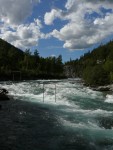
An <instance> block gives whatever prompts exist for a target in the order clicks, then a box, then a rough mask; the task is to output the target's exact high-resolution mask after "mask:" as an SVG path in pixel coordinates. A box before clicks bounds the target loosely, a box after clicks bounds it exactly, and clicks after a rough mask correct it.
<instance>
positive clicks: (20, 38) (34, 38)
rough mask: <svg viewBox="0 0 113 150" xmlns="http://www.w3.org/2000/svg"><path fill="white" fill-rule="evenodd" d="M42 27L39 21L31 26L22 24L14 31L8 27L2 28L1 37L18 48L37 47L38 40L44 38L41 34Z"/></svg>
mask: <svg viewBox="0 0 113 150" xmlns="http://www.w3.org/2000/svg"><path fill="white" fill-rule="evenodd" d="M41 27H42V26H41V23H40V21H39V20H38V19H36V20H34V22H32V23H30V24H21V25H19V26H17V27H16V28H14V29H13V28H10V29H9V28H8V27H7V26H6V27H4V28H3V27H2V30H1V34H0V37H1V38H2V39H5V40H6V41H8V42H9V43H11V44H13V45H15V46H16V47H19V48H22V49H23V48H28V47H31V46H36V45H37V44H38V40H39V39H40V38H43V34H42V33H41V32H40V29H41Z"/></svg>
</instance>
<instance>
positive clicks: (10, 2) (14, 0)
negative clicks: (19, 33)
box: [0, 0, 40, 25]
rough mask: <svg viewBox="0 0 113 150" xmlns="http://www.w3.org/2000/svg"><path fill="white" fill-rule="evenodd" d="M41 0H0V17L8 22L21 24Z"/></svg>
mask: <svg viewBox="0 0 113 150" xmlns="http://www.w3.org/2000/svg"><path fill="white" fill-rule="evenodd" d="M36 2H37V3H39V2H40V0H32V1H31V0H0V19H1V20H2V21H3V22H5V23H8V24H10V25H11V24H20V23H22V21H24V20H25V19H26V18H27V17H28V16H29V15H30V14H31V13H32V8H33V6H34V4H35V3H36Z"/></svg>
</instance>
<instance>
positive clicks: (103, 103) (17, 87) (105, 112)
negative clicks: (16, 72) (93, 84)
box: [0, 80, 113, 141]
mask: <svg viewBox="0 0 113 150" xmlns="http://www.w3.org/2000/svg"><path fill="white" fill-rule="evenodd" d="M43 83H44V95H43ZM55 84H56V102H55ZM0 87H3V88H6V89H7V90H8V91H9V95H10V96H13V98H14V100H17V99H19V100H21V101H28V102H29V101H30V102H33V103H37V104H39V105H42V106H44V107H48V108H50V109H51V110H52V111H53V113H55V114H56V115H57V120H58V122H59V123H60V124H61V125H62V126H64V128H68V129H70V130H74V132H76V131H77V132H78V130H80V132H81V133H82V134H84V135H86V136H87V137H88V138H89V139H90V138H93V141H98V140H105V139H110V140H111V139H113V124H112V125H110V129H109V128H108V129H106V127H105V124H104V123H103V124H102V123H101V122H100V120H102V119H103V120H104V121H103V120H102V122H105V120H106V118H110V119H111V118H113V95H110V94H108V95H107V94H105V93H102V92H98V91H93V90H91V89H90V88H88V87H85V86H83V85H82V83H80V82H78V80H72V81H68V80H63V81H57V80H55V81H54V80H53V81H46V80H45V81H43V80H40V81H27V82H26V81H25V82H20V83H12V82H4V83H1V84H0ZM43 96H44V103H43ZM108 123H109V122H108Z"/></svg>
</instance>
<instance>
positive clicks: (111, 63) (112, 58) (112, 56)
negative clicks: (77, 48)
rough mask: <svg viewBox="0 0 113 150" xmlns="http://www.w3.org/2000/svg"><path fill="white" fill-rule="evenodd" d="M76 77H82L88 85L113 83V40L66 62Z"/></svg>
mask: <svg viewBox="0 0 113 150" xmlns="http://www.w3.org/2000/svg"><path fill="white" fill-rule="evenodd" d="M65 66H67V68H69V69H70V70H71V71H70V72H72V74H73V75H74V76H75V77H82V78H83V79H84V81H85V83H86V84H87V85H94V86H96V85H106V84H110V83H113V42H112V41H111V42H109V43H108V44H106V45H101V46H99V47H98V48H96V49H94V50H93V51H92V52H88V53H86V54H84V56H81V58H80V59H79V60H78V59H76V60H74V61H69V62H67V63H66V64H65Z"/></svg>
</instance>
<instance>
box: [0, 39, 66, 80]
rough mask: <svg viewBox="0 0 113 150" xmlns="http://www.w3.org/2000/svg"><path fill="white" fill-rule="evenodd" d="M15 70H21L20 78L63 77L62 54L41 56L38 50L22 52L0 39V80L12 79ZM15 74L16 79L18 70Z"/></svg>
mask: <svg viewBox="0 0 113 150" xmlns="http://www.w3.org/2000/svg"><path fill="white" fill-rule="evenodd" d="M16 71H20V72H21V75H22V79H38V78H41V79H43V78H44V79H51V78H63V77H64V74H63V63H62V56H61V55H59V56H58V57H48V58H43V57H41V56H40V55H39V53H38V50H35V51H34V53H33V54H31V52H30V50H29V49H27V50H26V51H25V52H23V51H21V50H20V49H18V48H16V47H14V46H12V45H11V44H9V43H7V42H6V41H4V40H2V39H0V80H12V76H13V74H14V72H16ZM15 76H17V80H18V79H19V77H18V76H19V74H18V72H17V73H16V75H15Z"/></svg>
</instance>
